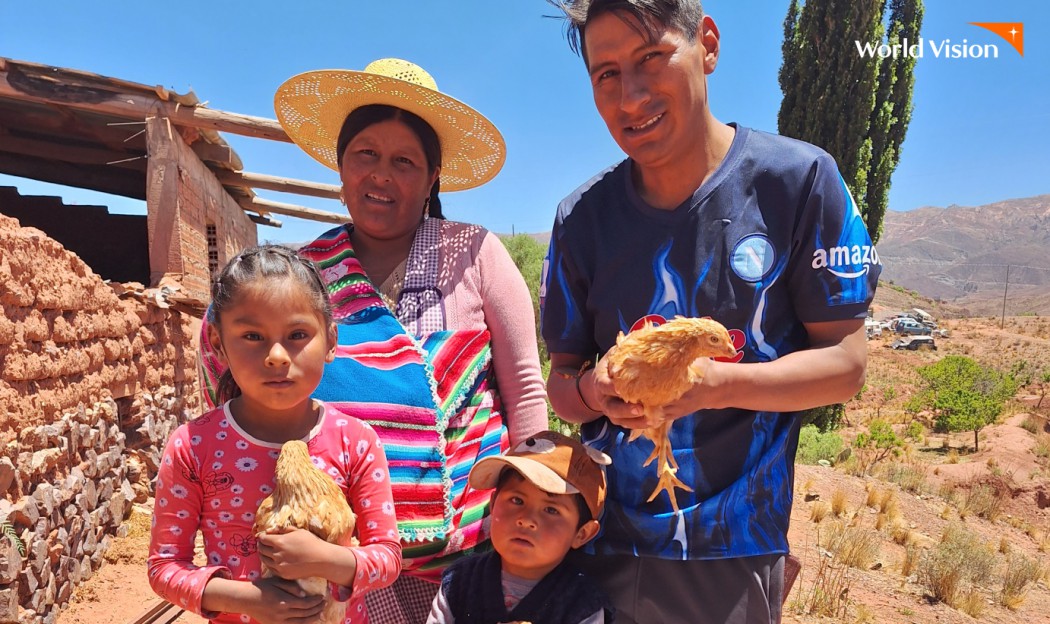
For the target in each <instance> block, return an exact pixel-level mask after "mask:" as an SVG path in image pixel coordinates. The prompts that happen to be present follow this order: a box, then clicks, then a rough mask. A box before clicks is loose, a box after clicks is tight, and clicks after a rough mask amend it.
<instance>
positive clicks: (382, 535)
mask: <svg viewBox="0 0 1050 624" xmlns="http://www.w3.org/2000/svg"><path fill="white" fill-rule="evenodd" d="M228 405H229V404H227V405H224V406H222V407H221V408H217V409H214V410H212V411H210V412H208V413H206V414H204V415H203V416H201V417H200V418H197V419H196V420H193V421H191V422H189V423H186V424H184V425H182V426H180V427H179V428H178V429H176V430H175V432H174V433H173V434H172V436H171V438H170V439H169V440H168V445H167V448H165V450H164V457H163V459H162V460H161V466H160V471H159V473H158V475H157V486H156V499H155V503H154V511H153V530H152V535H151V540H150V551H149V562H148V563H149V580H150V585H151V586H152V587H153V590H154V591H155V592H157V594H158V595H160V596H161V597H162V598H164V599H166V600H168V601H169V602H171V603H173V604H176V605H178V606H180V607H182V608H184V609H187V610H189V611H192V612H194V613H197V614H199V615H201V616H203V617H205V618H210V619H211V621H213V622H238V623H240V622H246V623H250V622H253V621H254V620H252V619H251V618H249V617H248V616H246V615H241V614H236V613H214V612H204V611H202V610H201V599H202V597H203V594H204V586H205V585H207V583H208V581H209V580H210V579H211V578H212V577H213V576H215V575H219V576H222V577H225V578H231V579H238V580H244V581H254V580H256V579H258V578H259V577H260V560H259V554H258V551H257V548H256V543H255V537H254V533H253V531H252V528H253V524H254V523H255V511H256V510H257V509H258V508H259V503H261V502H262V501H263V499H264V498H266V497H267V496H269V495H270V493H271V492H273V488H274V470H275V464H276V461H277V455H278V453H279V451H280V448H281V445H280V444H275V443H271V442H264V441H262V440H259V439H257V438H254V437H252V436H251V435H249V434H248V433H246V432H245V431H244V430H243V429H241V428H240V426H238V424H237V422H236V421H235V420H234V418H233V416H232V415H231V414H230V412H229V407H228ZM304 441H305V442H307V444H308V446H309V448H310V456H311V457H312V458H313V462H314V465H316V466H317V467H319V468H321V469H322V470H324V471H325V472H327V473H328V474H329V475H330V476H331V477H332V479H333V480H334V481H335V482H336V483H337V484H338V485H339V487H340V489H342V490H343V492H344V493H345V495H346V498H347V501H348V502H349V503H350V507H351V508H352V509H353V510H354V513H355V514H357V528H356V530H355V536H356V537H357V538H358V541H359V542H360V544H361V545H360V546H358V547H356V548H355V553H354V554H355V555H356V557H357V575H356V577H355V578H354V582H353V586H352V587H350V588H348V589H347V588H342V590H341V591H340V592H339V594H340V595H338V596H337V597H339V598H341V599H343V600H345V599H346V598H347V597H348V596H349V602H348V603H347V610H346V622H347V623H348V624H349V623H354V624H358V623H364V622H368V614H367V612H366V610H365V606H364V604H365V601H364V594H365V593H366V592H368V591H370V590H373V589H378V588H380V587H386V586H387V585H390V584H391V583H393V582H394V579H396V578H397V575H398V573H399V572H400V570H401V545H400V541H399V539H398V535H397V524H396V521H395V519H394V503H393V499H392V496H391V493H390V475H389V472H388V469H387V462H386V455H385V453H384V452H383V447H382V443H381V442H380V441H379V439H378V438H377V437H376V434H375V431H373V430H372V428H371V427H370V426H369V425H368V424H366V423H364V422H361V421H359V420H357V419H354V418H347V417H346V416H345V415H343V414H340V413H338V412H335V411H333V410H330V409H328V408H327V406H326V407H325V409H324V411H323V413H322V416H321V418H320V420H319V422H318V423H317V425H316V426H315V427H314V428H313V430H311V431H310V434H309V435H308V436H307V437H306V438H305V439H304ZM197 531H200V532H201V533H202V534H203V537H204V552H205V553H206V555H207V564H206V565H205V566H204V567H199V566H197V565H194V563H193V556H194V551H193V549H194V538H195V536H196V534H197Z"/></svg>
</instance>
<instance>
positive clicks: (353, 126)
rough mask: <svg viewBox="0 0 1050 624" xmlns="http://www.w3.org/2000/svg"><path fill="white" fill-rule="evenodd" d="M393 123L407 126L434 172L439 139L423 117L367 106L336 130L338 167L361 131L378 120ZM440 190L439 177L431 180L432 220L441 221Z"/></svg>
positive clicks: (439, 148)
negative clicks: (337, 131)
mask: <svg viewBox="0 0 1050 624" xmlns="http://www.w3.org/2000/svg"><path fill="white" fill-rule="evenodd" d="M389 120H396V121H400V122H401V123H403V124H405V125H406V126H408V128H409V129H410V130H412V132H413V133H414V134H415V135H416V137H417V138H418V139H419V142H420V143H421V144H422V145H423V155H424V156H426V158H427V171H428V172H431V173H432V172H433V171H434V170H436V169H437V168H438V167H440V166H441V140H440V139H438V135H437V132H434V128H432V127H431V126H430V124H428V123H427V122H425V121H423V118H422V117H420V116H419V115H416V114H415V113H411V112H409V111H407V110H405V109H403V108H397V107H396V106H388V105H386V104H368V105H366V106H361V107H358V108H355V109H354V110H353V111H351V113H350V114H349V115H347V116H346V120H345V121H344V122H343V127H342V129H341V130H339V140H338V141H336V143H335V149H336V152H335V159H336V162H337V163H339V168H340V169H342V167H343V152H345V151H346V146H347V145H349V144H350V141H352V140H354V137H355V136H357V135H358V133H360V132H361V131H362V130H364V129H365V128H367V127H368V126H371V125H373V124H377V123H379V122H381V121H389ZM439 191H441V178H440V177H439V178H438V179H437V180H434V186H432V187H430V216H431V217H433V218H435V219H444V218H445V215H444V213H442V212H441V199H440V198H439V197H438V192H439Z"/></svg>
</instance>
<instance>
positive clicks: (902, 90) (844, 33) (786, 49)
mask: <svg viewBox="0 0 1050 624" xmlns="http://www.w3.org/2000/svg"><path fill="white" fill-rule="evenodd" d="M887 4H889V11H890V18H889V30H888V32H889V43H890V44H893V43H895V42H897V41H898V40H902V39H903V38H905V37H907V38H908V39H909V42H912V41H916V40H917V38H918V33H919V27H920V25H921V23H922V0H852V1H851V0H808V1H807V2H805V4H802V5H801V6H800V4H799V0H791V4H790V6H789V7H788V14H787V17H786V18H785V20H784V43H783V46H782V50H783V62H782V64H781V67H780V76H779V80H780V89H781V91H782V92H783V93H784V99H783V100H782V101H781V104H780V112H779V115H778V119H777V121H778V126H779V130H780V133H781V134H783V135H785V136H790V137H795V138H798V139H802V140H804V141H808V142H810V143H813V144H815V145H818V146H820V147H822V148H824V149H825V150H826V151H827V152H828V153H830V154H831V155H832V156H833V157H834V158H835V160H836V162H837V163H838V166H839V170H840V171H841V173H842V177H843V179H844V180H845V181H846V185H847V186H848V187H849V188H850V191H851V192H852V193H853V198H854V200H855V201H856V202H857V207H858V209H860V212H861V215H862V216H863V217H864V220H865V223H866V224H867V226H868V231H869V232H870V233H871V236H872V239H873V240H878V237H879V234H880V233H881V231H882V219H883V216H884V215H885V211H886V195H887V191H888V190H889V179H890V175H891V174H892V173H893V170H894V169H895V168H896V166H897V163H898V162H899V161H900V146H901V143H903V141H904V134H905V132H906V131H907V125H908V120H909V119H910V115H911V90H912V85H913V81H914V79H913V70H914V65H915V62H914V59H905V58H898V59H893V58H892V57H888V58H887V59H885V60H884V59H881V58H880V57H879V56H878V55H872V56H871V57H870V58H869V57H866V56H863V55H861V54H860V53H858V50H857V47H856V44H855V43H854V41H859V42H861V43H862V44H863V43H874V44H875V45H879V44H881V43H883V42H885V41H886V37H885V35H886V32H887V31H886V30H885V29H884V26H883V22H884V20H885V17H886V9H887Z"/></svg>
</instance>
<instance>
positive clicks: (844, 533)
mask: <svg viewBox="0 0 1050 624" xmlns="http://www.w3.org/2000/svg"><path fill="white" fill-rule="evenodd" d="M820 541H821V543H822V545H823V546H824V548H826V549H827V550H828V552H830V553H831V555H832V558H833V559H834V560H835V561H836V562H838V563H844V564H846V565H848V566H850V567H852V568H860V569H862V570H866V569H868V568H870V567H871V564H872V563H874V562H875V559H877V558H878V556H879V552H880V549H879V545H880V543H881V542H882V538H881V537H880V536H879V534H878V533H876V532H875V531H871V530H869V529H864V528H861V527H854V526H847V525H846V523H845V522H842V521H840V520H836V521H835V522H832V523H831V524H830V525H828V526H827V528H826V529H825V530H824V531H823V539H822V540H820Z"/></svg>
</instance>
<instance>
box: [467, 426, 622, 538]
mask: <svg viewBox="0 0 1050 624" xmlns="http://www.w3.org/2000/svg"><path fill="white" fill-rule="evenodd" d="M611 463H612V459H610V458H609V456H608V455H606V454H605V453H602V452H601V451H599V450H597V449H593V448H591V447H589V446H585V445H584V444H581V443H580V442H579V441H577V440H574V439H572V438H570V437H568V436H565V435H562V434H560V433H557V432H555V431H544V432H541V433H537V434H536V435H534V436H532V437H531V438H528V439H526V440H525V441H523V442H521V443H519V444H518V445H517V446H515V447H514V448H513V449H511V450H510V451H508V452H507V454H506V455H495V456H490V457H486V458H484V459H482V460H481V461H479V462H478V463H476V464H474V467H473V468H471V470H470V476H469V481H470V485H471V487H474V488H477V489H482V490H484V489H491V488H494V487H496V485H497V484H498V483H499V478H500V475H501V474H502V473H503V470H505V469H506V468H507V467H511V468H513V469H515V470H517V471H518V472H519V473H521V475H522V476H523V477H525V478H526V479H528V480H529V481H530V482H531V483H532V484H533V485H535V486H536V487H538V488H540V489H541V490H543V491H545V492H549V493H551V494H581V495H583V499H584V500H585V501H586V502H587V508H588V509H590V511H591V516H592V517H593V518H594V519H595V520H597V519H598V517H599V516H600V515H601V513H602V508H603V507H604V505H605V466H608V465H609V464H611Z"/></svg>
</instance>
